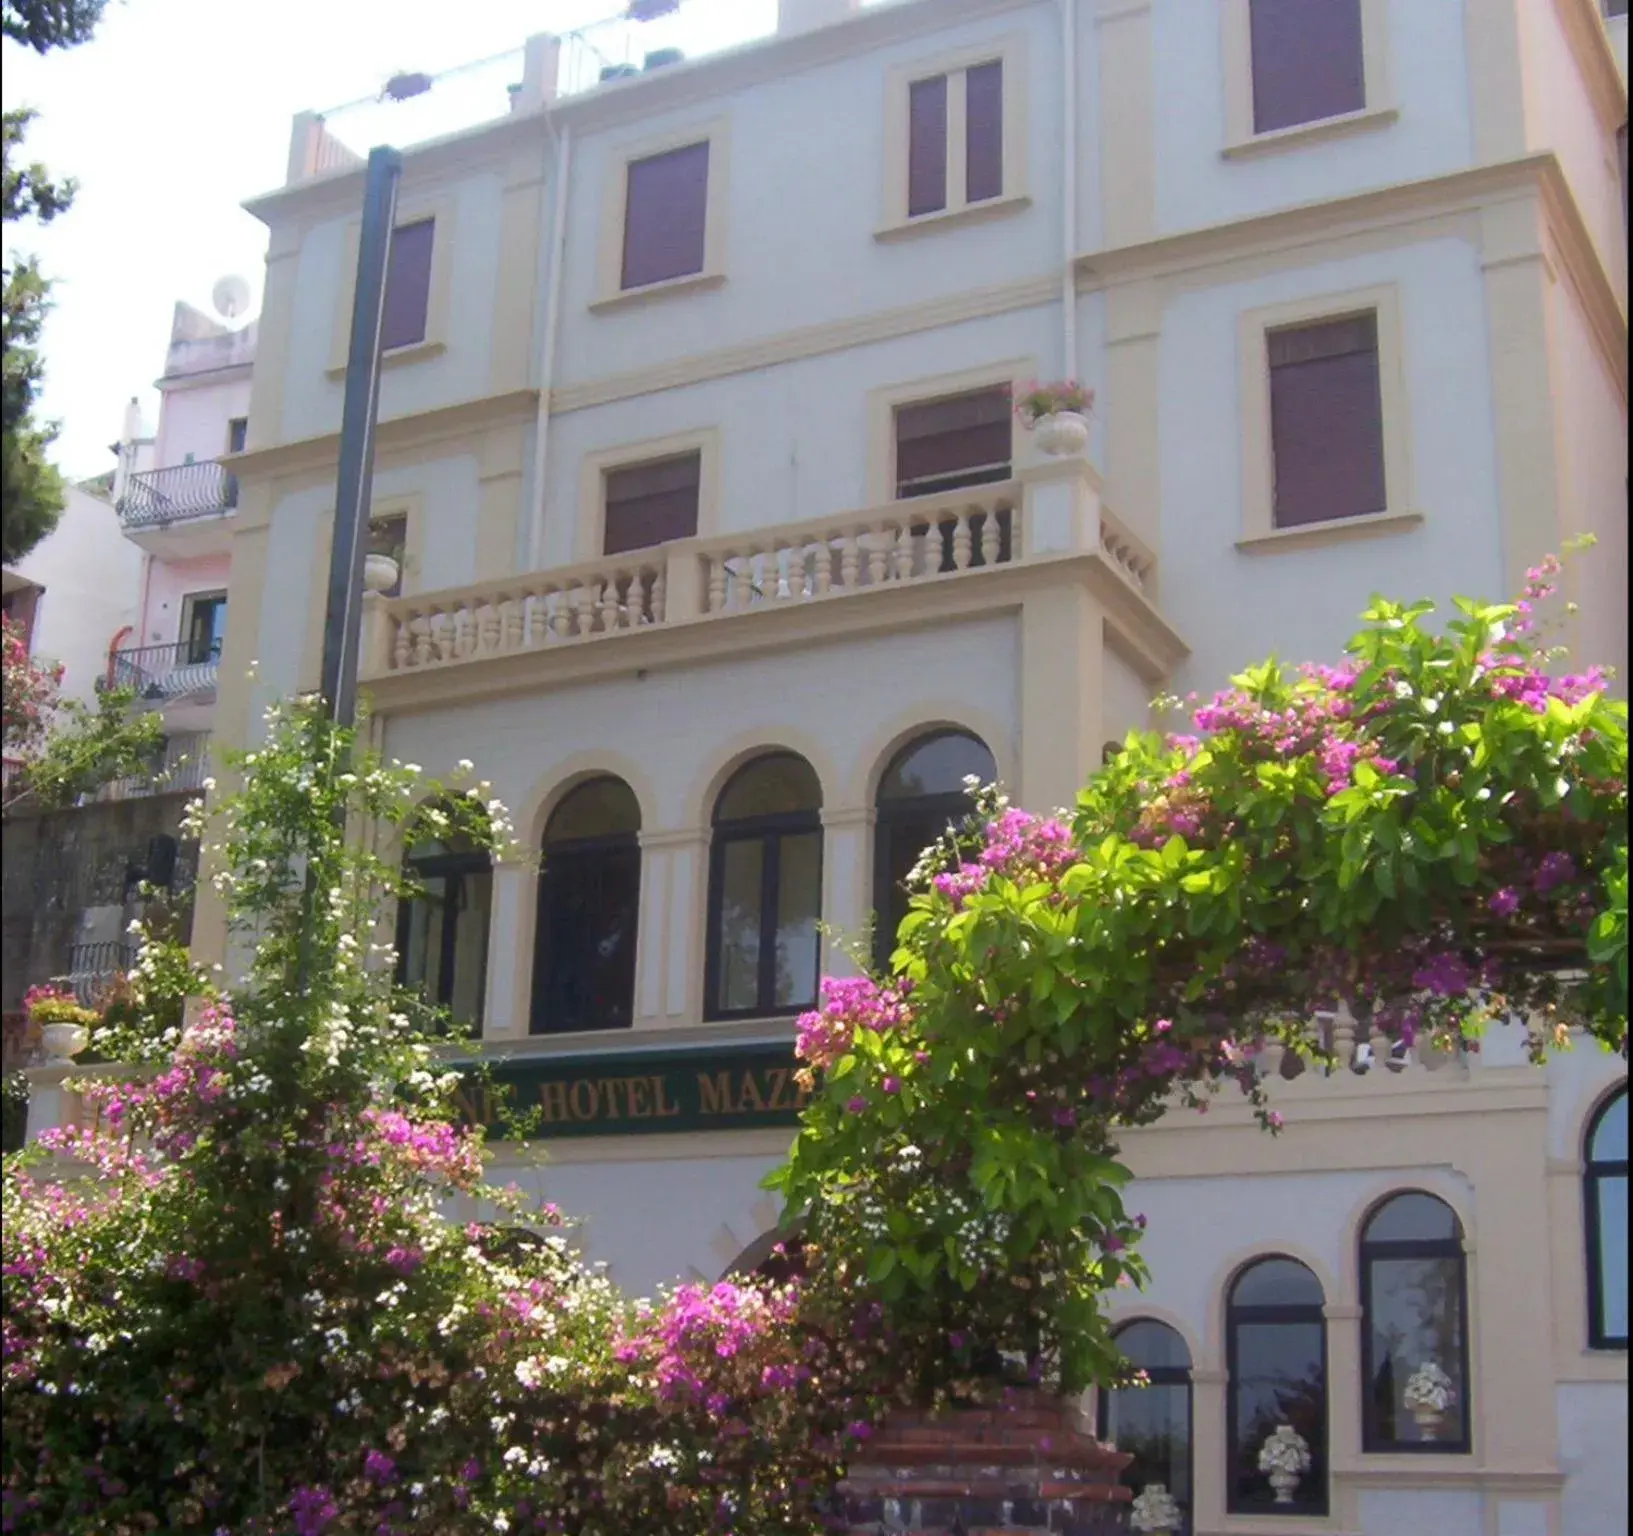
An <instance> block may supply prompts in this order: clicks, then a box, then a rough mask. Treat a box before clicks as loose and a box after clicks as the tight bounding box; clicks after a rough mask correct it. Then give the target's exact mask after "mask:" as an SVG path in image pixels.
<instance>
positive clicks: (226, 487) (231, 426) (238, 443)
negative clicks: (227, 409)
mask: <svg viewBox="0 0 1633 1536" xmlns="http://www.w3.org/2000/svg"><path fill="white" fill-rule="evenodd" d="M248 438H249V418H248V417H247V416H234V417H233V418H232V419H231V420H230V421H229V422H228V423H227V452H228V453H242V452H243V451H244V444H245V442H246V441H247V440H248ZM223 481H224V483H223V485H222V487H221V504H222V505H223V506H225V507H236V506H237V505H238V476H237V475H234V474H230V473H229V474H227V475H225V476H223Z"/></svg>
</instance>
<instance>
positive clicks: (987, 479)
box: [890, 383, 1017, 501]
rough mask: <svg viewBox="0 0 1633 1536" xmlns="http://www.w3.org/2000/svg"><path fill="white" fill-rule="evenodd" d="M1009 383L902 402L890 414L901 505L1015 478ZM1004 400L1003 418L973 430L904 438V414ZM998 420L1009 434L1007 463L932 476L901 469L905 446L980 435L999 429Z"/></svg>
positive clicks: (949, 429)
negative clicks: (987, 399) (956, 435)
mask: <svg viewBox="0 0 1633 1536" xmlns="http://www.w3.org/2000/svg"><path fill="white" fill-rule="evenodd" d="M1011 388H1012V386H1011V385H1010V384H1008V383H994V384H979V385H976V386H974V387H973V388H970V389H957V390H953V391H951V392H950V393H943V394H931V395H925V396H923V397H922V398H919V399H913V400H898V401H896V402H895V404H894V405H893V406H892V407H891V411H890V477H891V485H892V488H893V492H894V496H895V499H896V500H897V501H914V500H917V499H918V498H920V497H924V496H941V495H945V494H947V493H949V492H952V491H963V490H973V489H975V488H976V487H978V486H983V485H1002V484H1003V483H1004V482H1005V481H1006V480H1011V479H1013V478H1014V475H1015V450H1016V446H1017V445H1016V442H1015V416H1014V412H1013V410H1012V409H1011V407H1010V403H1009V401H1010V391H1011ZM1000 395H1001V396H1002V397H1003V400H1002V411H1001V418H995V419H994V420H991V421H982V422H977V423H976V424H975V425H974V426H971V427H964V428H958V427H944V428H943V429H942V430H941V431H939V432H919V433H912V434H910V435H909V436H908V437H906V438H905V439H904V438H903V436H902V418H903V415H904V413H912V412H915V411H916V412H926V411H928V410H929V408H931V407H933V406H950V405H957V404H958V403H960V402H962V401H966V400H969V401H974V400H977V399H979V398H980V397H982V396H991V397H992V402H993V403H996V402H997V400H998V397H999V396H1000ZM998 419H1002V420H1003V422H1004V424H1005V428H1006V431H1007V432H1008V452H1007V454H1006V455H1005V457H1004V459H1003V462H1002V463H999V462H998V461H997V460H992V461H990V462H988V463H984V464H977V465H971V466H967V467H963V468H959V469H949V470H941V471H939V472H932V473H929V474H919V475H911V476H908V475H903V473H902V468H901V459H902V444H903V442H904V441H905V442H909V443H914V442H920V443H922V442H924V441H926V440H927V439H940V438H944V437H949V436H951V435H953V434H954V433H957V432H964V433H969V432H979V431H982V430H984V429H985V428H988V427H996V426H997V424H998Z"/></svg>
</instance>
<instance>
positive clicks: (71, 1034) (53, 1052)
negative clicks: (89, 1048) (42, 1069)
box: [40, 1020, 91, 1067]
mask: <svg viewBox="0 0 1633 1536" xmlns="http://www.w3.org/2000/svg"><path fill="white" fill-rule="evenodd" d="M90 1038H91V1032H90V1031H89V1030H88V1029H86V1027H85V1026H84V1025H83V1024H72V1023H69V1022H67V1021H65V1020H59V1021H58V1022H57V1023H54V1024H42V1025H41V1026H40V1048H41V1049H42V1050H43V1051H44V1052H45V1061H44V1063H43V1065H45V1066H48V1067H66V1066H71V1065H72V1064H73V1060H74V1057H76V1056H77V1055H79V1053H80V1052H81V1051H83V1050H84V1049H85V1047H86V1045H87V1044H88V1043H89V1041H90Z"/></svg>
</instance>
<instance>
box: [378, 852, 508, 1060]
mask: <svg viewBox="0 0 1633 1536" xmlns="http://www.w3.org/2000/svg"><path fill="white" fill-rule="evenodd" d="M403 862H404V864H405V865H407V867H408V868H409V869H410V870H412V871H413V873H414V876H415V878H416V879H418V880H420V881H421V882H424V881H427V880H434V879H438V878H440V879H444V880H448V881H450V882H452V881H456V880H463V879H465V878H466V877H467V876H470V875H476V874H483V875H487V876H488V877H489V879H490V880H491V879H492V877H493V860H492V858H491V857H490V856H489V854H488V852H487V851H486V850H485V849H482V848H460V849H456V850H454V851H452V852H446V853H436V854H425V855H421V856H419V857H415V856H414V854H412V853H409V854H407V855H405V857H404V859H403ZM452 890H453V887H452V885H451V884H450V889H449V894H450V896H451V895H452ZM490 897H491V892H490ZM423 900H424V898H423V897H421V896H407V897H404V898H403V899H402V900H401V901H399V902H398V903H397V933H396V948H397V964H396V969H395V973H394V974H395V980H396V984H397V985H398V986H399V987H403V988H407V987H409V986H410V985H412V984H411V983H410V982H409V980H408V927H409V922H410V920H411V918H412V914H413V907H414V904H415V903H416V902H419V901H423ZM446 905H448V903H445V906H446ZM487 930H488V931H487V932H486V933H485V934H484V935H483V937H482V965H481V970H480V974H479V975H478V976H477V981H476V1010H475V1012H476V1017H475V1018H474V1019H471V1020H468V1021H467V1022H468V1023H469V1024H470V1026H471V1027H472V1029H473V1030H474V1031H476V1032H477V1033H480V1031H481V1027H482V1020H483V1017H484V1015H485V1013H486V1011H487V1002H488V997H487V993H488V946H489V944H490V943H491V942H492V939H493V907H492V902H491V899H490V902H489V907H488V921H487ZM458 938H459V924H458V923H457V922H454V923H450V922H448V921H447V920H446V917H444V921H443V924H442V934H441V945H442V952H441V955H440V956H439V960H440V965H439V968H438V985H437V991H438V993H439V996H437V997H435V998H428V999H426V1001H427V1002H429V1003H431V1004H432V1005H433V1006H434V1007H438V1008H451V1007H452V1004H453V991H454V956H455V954H456V952H457V950H458Z"/></svg>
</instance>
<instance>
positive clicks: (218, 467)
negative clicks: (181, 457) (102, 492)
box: [117, 459, 238, 532]
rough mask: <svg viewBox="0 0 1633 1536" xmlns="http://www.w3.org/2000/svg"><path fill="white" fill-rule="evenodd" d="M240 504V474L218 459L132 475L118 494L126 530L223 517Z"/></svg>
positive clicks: (121, 516)
mask: <svg viewBox="0 0 1633 1536" xmlns="http://www.w3.org/2000/svg"><path fill="white" fill-rule="evenodd" d="M237 505H238V477H237V476H236V475H234V474H231V473H230V472H229V471H228V470H227V469H226V468H225V467H224V466H223V465H222V464H221V463H220V462H219V461H218V460H216V459H209V460H206V461H205V462H204V463H202V464H177V465H175V466H173V467H172V468H170V469H150V470H146V471H144V472H142V473H141V474H133V475H132V476H131V477H130V479H129V480H128V481H127V482H126V485H125V489H124V491H123V493H122V494H121V495H120V497H119V501H118V507H117V510H118V513H119V523H120V526H121V527H122V528H124V529H125V530H126V531H127V532H134V531H136V530H138V529H143V528H164V527H168V526H169V525H170V524H171V523H179V522H185V521H187V520H188V519H190V518H195V517H220V516H222V515H224V514H225V513H228V512H230V511H232V509H233V508H234V507H236V506H237Z"/></svg>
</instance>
